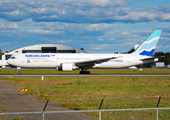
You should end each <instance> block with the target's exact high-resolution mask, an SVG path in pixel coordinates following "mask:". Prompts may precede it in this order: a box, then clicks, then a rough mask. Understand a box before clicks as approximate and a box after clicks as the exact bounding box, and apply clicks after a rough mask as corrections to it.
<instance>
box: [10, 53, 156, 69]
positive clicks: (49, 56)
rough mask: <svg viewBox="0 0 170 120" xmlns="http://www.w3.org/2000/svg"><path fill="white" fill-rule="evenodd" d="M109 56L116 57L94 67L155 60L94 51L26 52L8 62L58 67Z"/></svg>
mask: <svg viewBox="0 0 170 120" xmlns="http://www.w3.org/2000/svg"><path fill="white" fill-rule="evenodd" d="M108 57H116V58H115V59H110V60H109V61H107V62H103V63H100V64H95V65H94V66H93V68H125V67H130V66H135V65H141V64H145V63H150V62H154V61H153V60H147V61H145V63H144V62H143V61H141V60H140V59H145V58H150V57H148V56H141V55H135V54H93V53H68V54H67V53H65V54H63V53H35V54H33V53H24V54H17V55H15V58H10V59H8V61H7V62H8V64H10V65H12V66H16V67H23V68H55V69H56V68H58V67H60V66H61V64H63V63H73V67H75V68H76V66H74V63H76V62H81V61H88V60H95V59H102V58H108Z"/></svg>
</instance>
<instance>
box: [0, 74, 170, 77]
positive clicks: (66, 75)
mask: <svg viewBox="0 0 170 120" xmlns="http://www.w3.org/2000/svg"><path fill="white" fill-rule="evenodd" d="M4 76H30V77H36V76H51V77H97V76H101V77H109V76H111V77H116V76H122V77H126V76H129V77H135V76H136V77H141V76H146V77H147V76H170V74H84V75H83V74H21V75H17V74H8V75H7V74H6V75H0V77H4Z"/></svg>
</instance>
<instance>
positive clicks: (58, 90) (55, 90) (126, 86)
mask: <svg viewBox="0 0 170 120" xmlns="http://www.w3.org/2000/svg"><path fill="white" fill-rule="evenodd" d="M1 79H3V80H4V79H5V80H10V81H14V82H15V84H16V85H17V86H21V88H27V89H29V91H28V93H27V94H33V95H36V96H37V98H38V99H41V100H47V99H50V101H62V103H61V104H60V107H65V108H69V109H72V110H97V109H98V108H99V105H100V102H101V100H102V99H103V98H104V102H103V105H102V108H101V109H121V108H150V107H154V108H155V107H156V105H157V101H158V99H159V96H162V98H161V102H160V105H159V107H170V78H169V77H165V76H164V77H161V76H160V77H135V76H134V77H64V76H63V77H45V78H44V82H43V81H42V80H41V77H21V76H20V77H16V76H8V77H3V78H1ZM86 114H88V115H89V116H92V117H94V118H98V113H86ZM102 119H106V120H111V119H115V120H117V119H118V120H127V119H129V120H136V119H138V120H143V119H147V120H153V119H156V111H154V110H149V111H133V112H132V111H126V112H102ZM159 119H161V120H167V119H170V110H169V111H168V110H160V111H159Z"/></svg>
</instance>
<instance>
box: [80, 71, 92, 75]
mask: <svg viewBox="0 0 170 120" xmlns="http://www.w3.org/2000/svg"><path fill="white" fill-rule="evenodd" d="M80 74H90V71H80Z"/></svg>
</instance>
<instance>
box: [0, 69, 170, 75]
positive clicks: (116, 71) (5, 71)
mask: <svg viewBox="0 0 170 120" xmlns="http://www.w3.org/2000/svg"><path fill="white" fill-rule="evenodd" d="M79 71H80V70H74V71H71V72H63V71H58V70H56V69H48V70H45V69H34V70H33V69H22V70H21V74H79ZM90 73H91V74H170V69H151V68H145V69H143V70H142V71H140V70H138V69H137V70H130V69H91V70H90ZM0 74H18V71H17V70H16V69H0Z"/></svg>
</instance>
